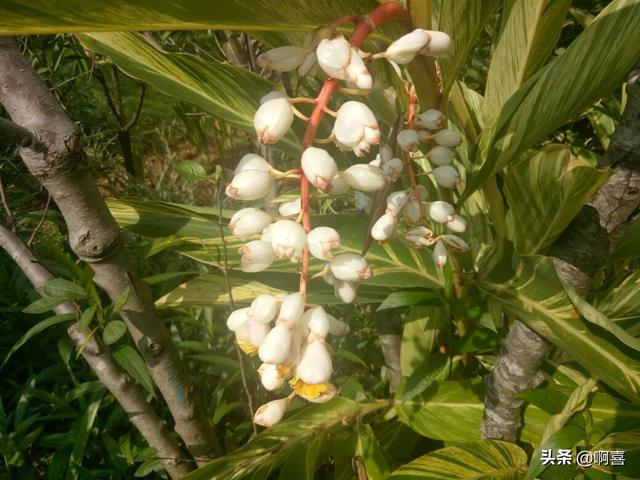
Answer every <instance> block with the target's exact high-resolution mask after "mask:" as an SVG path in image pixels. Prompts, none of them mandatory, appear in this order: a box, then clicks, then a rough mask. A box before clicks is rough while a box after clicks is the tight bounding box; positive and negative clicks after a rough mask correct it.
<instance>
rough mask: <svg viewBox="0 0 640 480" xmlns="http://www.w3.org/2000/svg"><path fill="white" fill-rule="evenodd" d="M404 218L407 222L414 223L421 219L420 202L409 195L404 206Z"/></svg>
mask: <svg viewBox="0 0 640 480" xmlns="http://www.w3.org/2000/svg"><path fill="white" fill-rule="evenodd" d="M404 219H405V221H406V222H407V223H411V224H416V223H419V222H420V220H422V202H421V201H420V200H418V199H417V198H416V197H415V196H413V195H411V196H410V197H409V200H407V203H406V204H405V206H404Z"/></svg>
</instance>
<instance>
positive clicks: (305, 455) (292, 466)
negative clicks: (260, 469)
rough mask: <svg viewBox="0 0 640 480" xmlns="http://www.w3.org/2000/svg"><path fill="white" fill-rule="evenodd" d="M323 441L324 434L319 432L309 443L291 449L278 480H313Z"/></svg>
mask: <svg viewBox="0 0 640 480" xmlns="http://www.w3.org/2000/svg"><path fill="white" fill-rule="evenodd" d="M323 441H324V432H322V431H320V432H318V434H317V435H314V436H313V437H311V439H310V440H309V441H307V442H304V443H300V444H299V445H296V446H295V447H294V448H292V449H291V452H289V455H288V456H287V459H286V460H285V462H284V465H283V466H282V469H281V470H280V476H279V478H280V480H289V479H291V478H295V479H296V480H298V479H300V480H313V479H314V478H315V472H316V464H317V462H318V456H319V455H320V449H321V447H322V442H323Z"/></svg>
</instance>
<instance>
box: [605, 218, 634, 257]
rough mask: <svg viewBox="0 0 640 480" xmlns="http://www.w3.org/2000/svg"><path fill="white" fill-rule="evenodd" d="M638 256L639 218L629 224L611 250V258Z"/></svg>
mask: <svg viewBox="0 0 640 480" xmlns="http://www.w3.org/2000/svg"><path fill="white" fill-rule="evenodd" d="M636 257H640V220H636V221H635V222H633V223H632V224H631V225H629V226H628V227H627V228H626V230H625V231H624V233H623V234H622V236H621V237H620V239H619V240H618V242H617V243H616V246H615V248H614V250H613V253H612V254H611V260H625V259H629V258H636Z"/></svg>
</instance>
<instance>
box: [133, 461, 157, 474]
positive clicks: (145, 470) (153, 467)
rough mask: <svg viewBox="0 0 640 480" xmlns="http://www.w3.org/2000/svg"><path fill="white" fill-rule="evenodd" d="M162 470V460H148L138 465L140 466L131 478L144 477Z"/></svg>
mask: <svg viewBox="0 0 640 480" xmlns="http://www.w3.org/2000/svg"><path fill="white" fill-rule="evenodd" d="M162 468H163V467H162V459H160V458H150V459H148V460H145V461H144V462H142V463H141V464H140V466H139V467H138V468H137V469H136V473H134V474H133V476H134V477H136V478H139V477H146V476H147V475H149V474H150V473H151V472H155V471H158V470H162Z"/></svg>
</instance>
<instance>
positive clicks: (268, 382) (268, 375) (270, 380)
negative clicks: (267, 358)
mask: <svg viewBox="0 0 640 480" xmlns="http://www.w3.org/2000/svg"><path fill="white" fill-rule="evenodd" d="M258 374H259V375H260V383H262V386H263V387H264V388H265V390H268V391H269V392H273V391H274V390H277V389H278V388H280V387H281V386H282V385H284V381H285V378H284V377H283V376H282V375H280V372H279V371H278V366H277V365H274V364H272V363H263V364H262V365H260V368H258Z"/></svg>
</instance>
